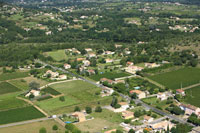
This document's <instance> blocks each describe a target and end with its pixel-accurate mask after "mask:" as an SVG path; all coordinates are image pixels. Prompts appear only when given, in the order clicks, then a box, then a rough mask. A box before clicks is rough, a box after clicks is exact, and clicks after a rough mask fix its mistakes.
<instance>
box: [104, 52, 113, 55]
mask: <svg viewBox="0 0 200 133" xmlns="http://www.w3.org/2000/svg"><path fill="white" fill-rule="evenodd" d="M104 54H105V55H113V54H115V52H112V51H105V53H104Z"/></svg>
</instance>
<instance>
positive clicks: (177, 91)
mask: <svg viewBox="0 0 200 133" xmlns="http://www.w3.org/2000/svg"><path fill="white" fill-rule="evenodd" d="M176 94H180V95H182V96H185V91H184V90H182V89H177V90H176Z"/></svg>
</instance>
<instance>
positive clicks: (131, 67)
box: [125, 66, 144, 74]
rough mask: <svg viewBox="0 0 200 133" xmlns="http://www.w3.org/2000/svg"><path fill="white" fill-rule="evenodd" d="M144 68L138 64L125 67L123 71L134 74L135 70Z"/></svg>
mask: <svg viewBox="0 0 200 133" xmlns="http://www.w3.org/2000/svg"><path fill="white" fill-rule="evenodd" d="M143 69H144V68H142V67H138V66H128V67H126V68H125V71H126V72H128V73H131V74H136V72H137V71H141V70H143Z"/></svg>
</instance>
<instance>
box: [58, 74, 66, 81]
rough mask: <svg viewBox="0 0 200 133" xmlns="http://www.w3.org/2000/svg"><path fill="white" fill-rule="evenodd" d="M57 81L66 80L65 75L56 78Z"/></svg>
mask: <svg viewBox="0 0 200 133" xmlns="http://www.w3.org/2000/svg"><path fill="white" fill-rule="evenodd" d="M58 79H59V80H65V79H67V76H66V75H64V74H63V75H60V76H59V77H58Z"/></svg>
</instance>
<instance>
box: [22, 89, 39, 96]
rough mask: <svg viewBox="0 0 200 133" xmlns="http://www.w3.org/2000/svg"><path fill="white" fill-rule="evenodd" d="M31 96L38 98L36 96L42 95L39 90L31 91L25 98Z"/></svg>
mask: <svg viewBox="0 0 200 133" xmlns="http://www.w3.org/2000/svg"><path fill="white" fill-rule="evenodd" d="M31 94H32V95H34V96H35V97H36V96H39V95H40V91H38V90H31V91H29V92H28V93H27V94H26V95H25V97H29V96H30V95H31Z"/></svg>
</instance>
